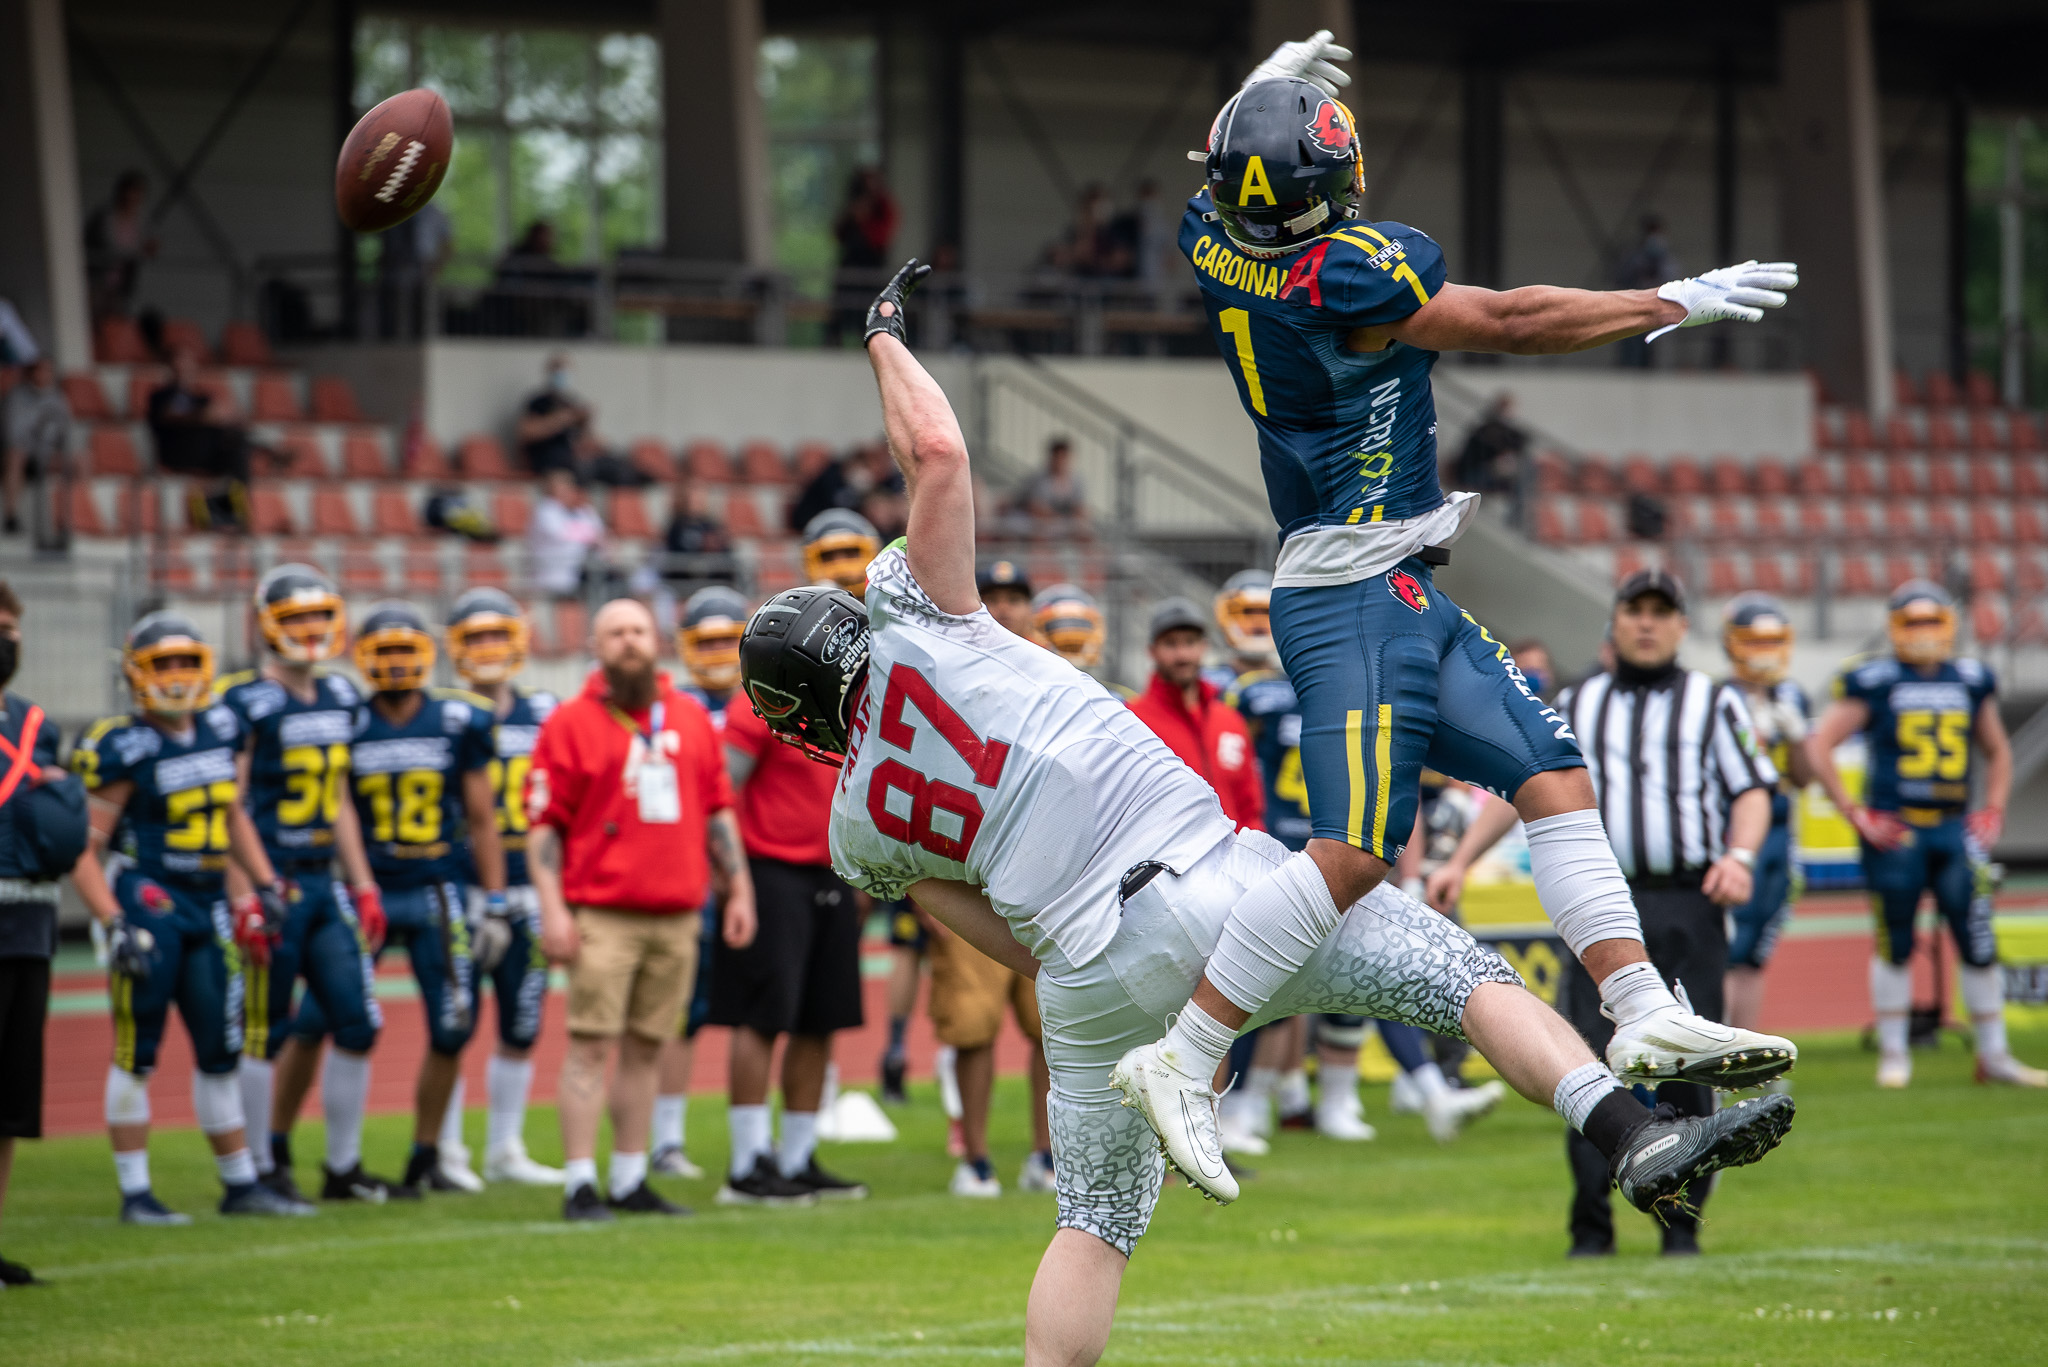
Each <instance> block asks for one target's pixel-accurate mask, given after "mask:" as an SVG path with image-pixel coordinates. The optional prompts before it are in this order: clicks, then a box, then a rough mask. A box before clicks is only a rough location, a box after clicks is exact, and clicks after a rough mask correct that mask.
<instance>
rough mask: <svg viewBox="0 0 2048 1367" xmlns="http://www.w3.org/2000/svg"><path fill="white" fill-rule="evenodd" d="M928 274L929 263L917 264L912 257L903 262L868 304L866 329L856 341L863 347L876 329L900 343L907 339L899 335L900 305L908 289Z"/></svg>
mask: <svg viewBox="0 0 2048 1367" xmlns="http://www.w3.org/2000/svg"><path fill="white" fill-rule="evenodd" d="M931 273H932V268H931V267H930V266H923V265H919V264H918V260H917V258H916V257H914V256H913V257H911V258H910V259H909V260H908V261H906V262H904V263H903V269H902V270H900V271H898V272H896V275H895V277H894V278H893V279H891V280H890V281H889V283H888V284H887V285H884V286H883V287H882V292H881V293H880V294H878V295H876V296H875V302H874V303H872V304H869V305H868V324H867V330H866V331H864V332H862V333H861V335H860V344H861V345H862V346H866V345H867V344H868V343H869V342H871V341H873V340H874V336H875V334H876V333H878V332H886V333H888V334H889V335H890V336H891V337H894V338H895V339H896V340H897V341H899V342H902V343H903V344H904V345H906V346H908V345H909V339H907V338H906V337H904V335H903V305H904V303H905V301H906V300H908V299H909V298H910V292H911V291H912V290H914V289H916V288H917V286H918V283H919V282H920V281H922V280H923V279H924V278H925V277H926V276H927V275H930V274H931Z"/></svg>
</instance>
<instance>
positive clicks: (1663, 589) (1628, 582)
mask: <svg viewBox="0 0 2048 1367" xmlns="http://www.w3.org/2000/svg"><path fill="white" fill-rule="evenodd" d="M1646 593H1661V594H1663V595H1664V597H1665V598H1666V599H1668V600H1669V601H1670V603H1671V606H1672V607H1674V608H1677V609H1678V610H1679V611H1680V612H1684V611H1685V585H1683V584H1681V583H1679V582H1678V576H1677V575H1675V574H1673V573H1671V571H1669V570H1667V569H1662V568H1659V567H1656V566H1652V567H1651V568H1649V569H1645V570H1637V571H1636V572H1635V573H1634V574H1632V575H1630V576H1629V577H1628V578H1626V579H1624V580H1622V581H1621V586H1620V587H1619V588H1617V589H1615V591H1614V603H1615V606H1616V607H1619V606H1621V605H1622V604H1623V603H1632V602H1634V601H1635V600H1636V599H1638V598H1640V597H1642V596H1643V595H1644V594H1646Z"/></svg>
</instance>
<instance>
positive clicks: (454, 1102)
mask: <svg viewBox="0 0 2048 1367" xmlns="http://www.w3.org/2000/svg"><path fill="white" fill-rule="evenodd" d="M468 1093H469V1088H468V1087H466V1086H464V1085H463V1079H462V1078H459V1077H458V1078H456V1079H455V1087H454V1090H452V1091H450V1092H449V1093H448V1109H447V1110H445V1111H443V1112H442V1113H441V1134H440V1137H439V1139H437V1140H436V1141H435V1142H436V1143H438V1144H439V1145H440V1146H441V1152H442V1153H444V1154H445V1153H457V1152H461V1151H464V1150H466V1149H468V1148H469V1145H467V1144H465V1143H463V1142H462V1109H463V1105H464V1103H465V1102H467V1101H468V1100H469V1096H468Z"/></svg>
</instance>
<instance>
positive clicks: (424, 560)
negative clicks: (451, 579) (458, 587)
mask: <svg viewBox="0 0 2048 1367" xmlns="http://www.w3.org/2000/svg"><path fill="white" fill-rule="evenodd" d="M443 577H444V576H443V574H442V571H441V547H440V545H439V543H438V542H433V541H428V542H418V541H413V542H408V543H407V544H406V547H405V591H406V592H407V593H427V594H438V593H440V592H441V590H442V588H443V583H442V580H443Z"/></svg>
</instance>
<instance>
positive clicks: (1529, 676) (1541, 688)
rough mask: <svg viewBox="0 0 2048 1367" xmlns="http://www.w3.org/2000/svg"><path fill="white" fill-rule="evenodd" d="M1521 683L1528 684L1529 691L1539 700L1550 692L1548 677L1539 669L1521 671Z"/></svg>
mask: <svg viewBox="0 0 2048 1367" xmlns="http://www.w3.org/2000/svg"><path fill="white" fill-rule="evenodd" d="M1522 681H1523V682H1524V683H1526V684H1528V685H1529V691H1530V692H1531V693H1534V694H1535V695H1536V696H1537V697H1539V698H1540V697H1542V696H1543V695H1544V694H1545V693H1547V692H1549V691H1550V676H1549V675H1547V674H1545V673H1544V672H1543V671H1542V670H1540V669H1525V670H1523V671H1522Z"/></svg>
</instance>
